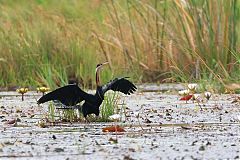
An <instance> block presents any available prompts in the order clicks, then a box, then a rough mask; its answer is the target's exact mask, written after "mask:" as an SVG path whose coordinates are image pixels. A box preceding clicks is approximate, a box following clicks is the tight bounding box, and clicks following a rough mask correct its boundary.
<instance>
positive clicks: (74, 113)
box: [48, 92, 119, 122]
mask: <svg viewBox="0 0 240 160" xmlns="http://www.w3.org/2000/svg"><path fill="white" fill-rule="evenodd" d="M118 100H119V97H118V94H117V93H116V92H114V93H107V94H106V95H105V98H104V101H103V103H102V105H101V106H100V117H99V118H98V119H96V117H95V116H93V115H88V120H90V121H97V122H109V121H110V120H109V116H111V115H113V114H114V112H115V111H117V109H118V107H117V102H118ZM57 108H58V107H56V106H55V105H54V104H53V103H52V102H51V103H50V104H49V106H48V119H49V120H50V121H51V122H55V121H61V122H83V121H85V119H84V117H83V115H82V113H81V112H80V111H79V110H78V109H57ZM59 108H61V107H59ZM56 118H57V119H56Z"/></svg>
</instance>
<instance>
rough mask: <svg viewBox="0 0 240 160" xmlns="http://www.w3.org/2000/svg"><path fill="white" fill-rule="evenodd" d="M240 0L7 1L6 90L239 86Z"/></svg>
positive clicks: (0, 39) (1, 28) (1, 23)
mask: <svg viewBox="0 0 240 160" xmlns="http://www.w3.org/2000/svg"><path fill="white" fill-rule="evenodd" d="M239 8H240V4H239V1H237V0H228V1H226V0H211V1H206V0H162V1H159V0H141V1H140V0H123V1H114V0H109V1H101V0H92V1H87V0H83V1H77V0H71V1H58V0H52V1H46V0H22V1H13V0H9V1H1V2H0V9H1V12H0V17H1V18H0V73H1V77H0V86H11V85H21V86H22V85H35V86H37V85H48V86H50V87H52V88H53V87H56V85H59V86H60V85H63V84H66V83H67V81H68V79H69V78H77V79H78V80H79V81H80V83H81V84H82V85H83V84H84V85H85V86H84V87H89V86H90V87H94V85H95V84H94V83H92V82H93V81H94V70H95V66H96V64H97V63H99V62H103V61H109V62H110V66H109V68H107V69H105V70H104V71H103V72H102V77H103V78H102V79H103V82H106V81H107V80H108V79H110V77H112V76H113V75H115V76H117V75H122V74H123V73H124V74H125V75H129V76H131V77H133V78H134V79H135V80H136V81H138V82H157V81H162V80H168V81H169V80H170V81H183V82H185V81H198V80H199V79H208V80H212V81H219V82H220V83H222V84H224V83H226V82H227V81H239V79H240V74H239V72H240V71H239V67H240V62H239V54H240V53H239V50H240V49H239V44H240V43H239V38H238V37H239V17H240V16H239V15H240V14H239Z"/></svg>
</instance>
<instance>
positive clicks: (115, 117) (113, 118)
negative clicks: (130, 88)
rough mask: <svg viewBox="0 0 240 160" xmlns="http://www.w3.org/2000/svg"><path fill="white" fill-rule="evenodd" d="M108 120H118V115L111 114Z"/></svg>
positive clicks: (119, 116)
mask: <svg viewBox="0 0 240 160" xmlns="http://www.w3.org/2000/svg"><path fill="white" fill-rule="evenodd" d="M108 118H109V119H110V120H119V119H120V118H121V115H120V114H113V115H111V116H109V117H108Z"/></svg>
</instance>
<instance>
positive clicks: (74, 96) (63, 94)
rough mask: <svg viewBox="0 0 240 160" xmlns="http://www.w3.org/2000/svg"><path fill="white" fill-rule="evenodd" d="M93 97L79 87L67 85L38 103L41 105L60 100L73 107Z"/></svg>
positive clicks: (43, 97)
mask: <svg viewBox="0 0 240 160" xmlns="http://www.w3.org/2000/svg"><path fill="white" fill-rule="evenodd" d="M91 96H92V95H90V94H88V93H86V92H84V91H83V90H81V89H80V88H79V87H78V86H77V85H75V84H74V85H73V84H72V85H67V86H64V87H61V88H58V89H56V90H54V91H52V92H50V93H48V94H46V95H44V96H42V97H41V98H40V99H39V100H38V101H37V103H38V104H41V103H44V102H47V101H51V100H58V101H60V102H61V103H62V104H64V105H66V106H73V105H76V104H77V103H79V102H81V101H83V100H87V99H89V98H91Z"/></svg>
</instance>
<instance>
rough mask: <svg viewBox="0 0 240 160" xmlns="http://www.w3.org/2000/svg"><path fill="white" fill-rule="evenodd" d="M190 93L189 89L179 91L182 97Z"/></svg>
mask: <svg viewBox="0 0 240 160" xmlns="http://www.w3.org/2000/svg"><path fill="white" fill-rule="evenodd" d="M189 93H190V90H189V89H185V90H181V91H178V94H179V95H181V96H183V95H188V94H189Z"/></svg>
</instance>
